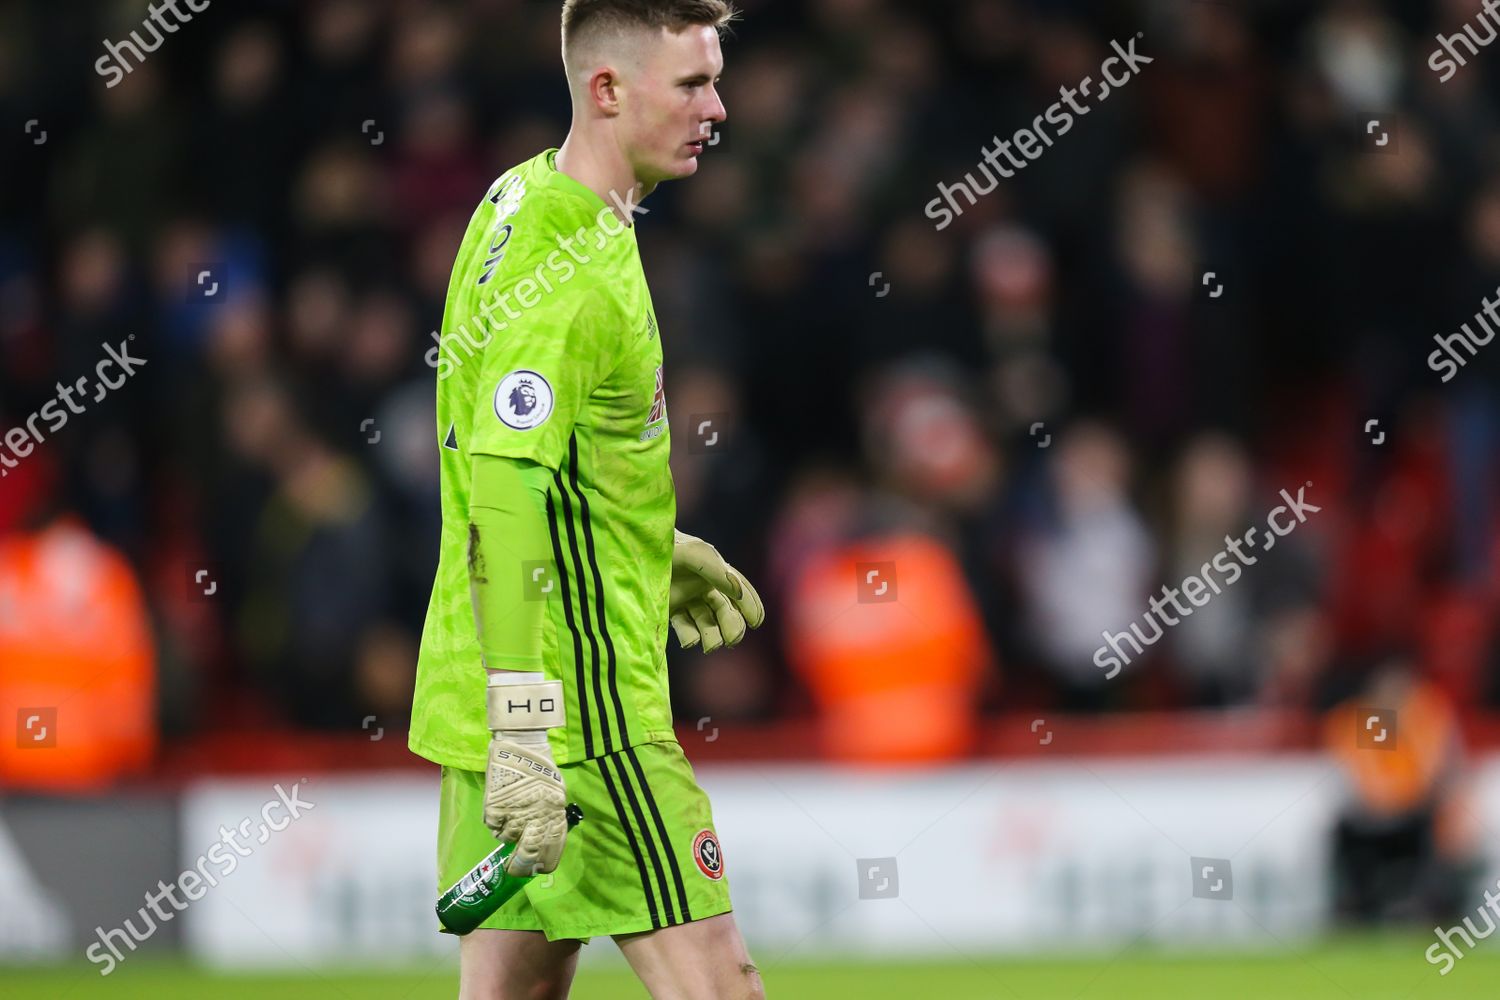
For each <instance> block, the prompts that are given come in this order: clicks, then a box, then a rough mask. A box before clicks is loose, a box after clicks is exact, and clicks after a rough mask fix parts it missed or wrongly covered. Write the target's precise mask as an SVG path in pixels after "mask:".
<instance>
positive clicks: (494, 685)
mask: <svg viewBox="0 0 1500 1000" xmlns="http://www.w3.org/2000/svg"><path fill="white" fill-rule="evenodd" d="M532 676H535V675H532ZM485 705H486V708H487V709H488V713H487V714H488V717H489V718H488V722H489V728H490V731H491V732H499V731H503V732H506V733H514V732H524V731H527V730H537V731H540V732H541V736H542V740H543V741H544V742H545V740H546V733H545V730H548V729H552V728H555V727H557V726H561V725H563V724H564V717H563V689H562V681H534V680H530V679H529V678H526V679H522V678H508V677H506V676H505V675H504V674H495V675H491V677H490V681H489V686H488V687H487V688H486V690H485Z"/></svg>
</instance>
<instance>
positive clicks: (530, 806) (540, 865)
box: [484, 671, 568, 877]
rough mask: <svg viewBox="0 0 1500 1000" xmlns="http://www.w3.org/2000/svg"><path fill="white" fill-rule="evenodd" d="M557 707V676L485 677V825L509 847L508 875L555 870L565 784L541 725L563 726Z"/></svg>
mask: <svg viewBox="0 0 1500 1000" xmlns="http://www.w3.org/2000/svg"><path fill="white" fill-rule="evenodd" d="M562 706H563V691H562V682H561V681H545V680H542V679H541V675H540V674H536V673H518V672H515V671H501V672H496V673H493V674H491V675H490V681H489V687H488V688H487V690H486V692H485V707H486V709H487V713H488V716H489V728H490V761H489V773H488V775H487V776H486V781H485V789H484V823H485V825H486V826H488V827H489V828H490V830H491V831H492V832H493V833H494V834H495V837H496V839H498V840H503V841H506V842H507V843H513V844H515V845H516V849H515V851H514V852H513V853H512V854H511V856H510V860H509V861H507V862H506V866H505V870H506V872H507V873H508V874H511V875H516V876H522V877H524V876H528V875H545V874H546V873H547V872H550V871H555V870H556V869H557V864H558V861H560V860H561V858H562V852H563V845H564V844H566V843H567V840H568V819H567V804H568V793H567V788H566V786H565V785H564V784H563V776H562V772H561V771H560V770H558V768H557V765H556V764H554V763H553V762H552V748H551V747H550V746H548V745H547V730H548V729H551V728H553V727H555V726H560V725H562V724H563V708H562Z"/></svg>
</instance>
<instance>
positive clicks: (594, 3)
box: [562, 0, 739, 59]
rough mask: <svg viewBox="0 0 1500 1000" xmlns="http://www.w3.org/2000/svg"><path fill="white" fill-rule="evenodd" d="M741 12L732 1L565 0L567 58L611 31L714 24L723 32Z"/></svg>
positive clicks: (564, 45)
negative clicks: (583, 42) (579, 46)
mask: <svg viewBox="0 0 1500 1000" xmlns="http://www.w3.org/2000/svg"><path fill="white" fill-rule="evenodd" d="M738 16H739V11H738V10H736V9H735V7H734V5H733V4H732V3H730V2H729V0H563V8H562V48H563V58H564V59H566V58H567V55H568V52H569V51H570V50H571V49H572V47H573V46H574V45H575V44H577V42H578V41H580V40H581V39H584V38H587V37H589V36H591V35H594V34H596V33H598V34H603V33H605V32H608V31H610V30H619V29H622V28H624V29H629V28H645V29H647V30H652V31H654V30H656V29H658V28H666V29H667V30H668V31H671V32H678V31H681V30H682V29H683V28H687V27H690V26H693V25H710V26H712V27H713V28H714V30H715V31H718V32H720V33H722V32H723V31H724V29H725V28H726V27H727V26H728V25H729V23H730V22H731V21H733V20H734V19H735V18H737V17H738Z"/></svg>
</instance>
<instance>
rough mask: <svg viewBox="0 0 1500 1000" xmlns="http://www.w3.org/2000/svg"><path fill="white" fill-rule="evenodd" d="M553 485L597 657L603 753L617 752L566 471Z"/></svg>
mask: <svg viewBox="0 0 1500 1000" xmlns="http://www.w3.org/2000/svg"><path fill="white" fill-rule="evenodd" d="M552 479H553V482H554V483H556V485H557V492H558V494H559V495H560V496H561V497H562V509H563V518H564V520H565V521H566V523H567V526H568V550H569V551H570V552H571V553H572V555H573V568H574V571H575V572H574V579H575V580H577V581H578V617H579V618H581V619H583V634H584V635H586V636H588V640H589V649H590V652H591V653H592V657H593V669H592V670H591V671H590V673H591V674H592V676H593V685H594V704H595V705H597V706H598V710H599V733H600V735H601V736H602V737H603V740H604V748H603V750H602V752H603V753H612V752H613V751H614V740H613V738H612V737H611V735H610V731H609V715H608V714H607V713H606V712H605V711H604V689H603V687H602V684H601V681H600V679H599V640H598V639H596V638H594V625H593V622H592V621H591V620H590V617H589V594H588V584H587V582H586V580H585V579H584V575H583V556H582V554H581V553H580V552H579V550H578V532H577V530H576V529H575V528H574V527H573V505H572V504H571V503H570V502H569V500H568V492H567V486H566V485H565V484H564V483H563V477H562V472H561V471H558V472H554V473H553V474H552Z"/></svg>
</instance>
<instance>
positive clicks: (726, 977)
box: [615, 913, 766, 1000]
mask: <svg viewBox="0 0 1500 1000" xmlns="http://www.w3.org/2000/svg"><path fill="white" fill-rule="evenodd" d="M615 944H617V945H619V946H620V951H621V952H622V953H623V954H624V955H625V960H626V961H628V962H629V963H630V967H631V968H632V969H634V970H635V974H636V975H637V976H639V977H640V980H641V982H642V983H644V984H645V986H646V989H647V991H649V992H650V994H651V996H652V998H653V1000H765V996H766V991H765V986H764V984H762V983H761V981H760V972H759V970H757V969H756V968H755V963H753V962H751V961H750V952H749V951H747V950H746V948H745V940H744V938H742V937H740V929H739V926H738V925H736V924H735V922H734V914H732V913H720V914H719V915H718V916H714V917H708V918H706V919H703V920H694V921H692V922H691V923H686V924H677V925H676V926H675V927H663V928H662V929H661V930H656V931H645V932H643V933H640V934H617V935H615Z"/></svg>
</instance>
